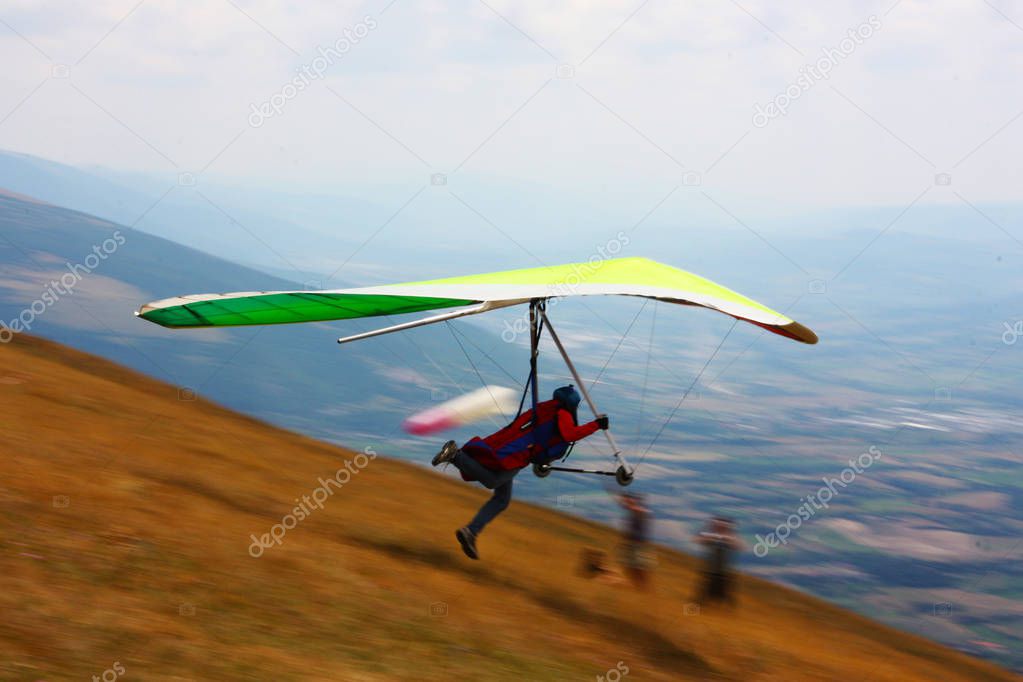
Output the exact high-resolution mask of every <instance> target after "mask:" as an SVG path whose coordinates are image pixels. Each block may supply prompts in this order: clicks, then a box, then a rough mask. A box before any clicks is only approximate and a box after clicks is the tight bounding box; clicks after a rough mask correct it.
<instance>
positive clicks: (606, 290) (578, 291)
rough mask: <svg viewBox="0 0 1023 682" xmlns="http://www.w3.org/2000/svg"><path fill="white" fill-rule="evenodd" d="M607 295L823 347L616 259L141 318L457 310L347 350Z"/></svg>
mask: <svg viewBox="0 0 1023 682" xmlns="http://www.w3.org/2000/svg"><path fill="white" fill-rule="evenodd" d="M601 295H618V296H639V297H644V298H651V299H656V300H658V301H664V302H667V303H676V304H680V305H690V306H699V307H703V308H709V309H711V310H716V311H718V312H721V313H724V314H725V315H729V316H731V317H734V318H736V319H738V320H744V321H746V322H749V323H752V324H755V325H757V326H759V327H763V328H764V329H766V330H768V331H770V332H773V333H775V334H779V335H781V336H784V337H787V338H790V339H794V340H796V341H800V342H802V343H809V344H813V343H817V335H816V334H814V333H813V332H812V331H811V330H810V329H808V328H807V327H804V326H803V325H801V324H799V323H798V322H796V321H794V320H792V319H789V318H788V317H786V316H785V315H783V314H781V313H779V312H776V311H774V310H771V309H770V308H768V307H767V306H764V305H762V304H760V303H757V302H756V301H754V300H752V299H750V298H747V297H745V296H743V295H742V294H738V293H736V292H734V291H732V290H730V289H727V288H725V287H723V286H721V285H719V284H715V283H714V282H711V281H710V280H708V279H704V278H703V277H700V276H699V275H694V274H692V273H689V272H686V271H685V270H680V269H678V268H674V267H671V266H669V265H664V264H663V263H658V262H656V261H653V260H650V259H647V258H617V259H611V260H603V261H597V262H594V263H589V262H587V263H574V264H568V265H556V266H550V267H539V268H528V269H523V270H506V271H503V272H493V273H487V274H482V275H468V276H464V277H450V278H447V279H436V280H428V281H424V282H410V283H407V284H389V285H384V286H374V287H362V288H357V289H335V290H329V291H269V292H238V293H230V294H194V295H189V296H178V297H175V298H168V299H164V300H161V301H154V302H152V303H147V304H146V305H144V306H142V307H141V308H140V309H139V310H138V312H137V313H136V315H138V316H139V317H141V318H143V319H145V320H148V321H150V322H154V323H156V324H159V325H162V326H164V327H171V328H175V329H180V328H196V327H234V326H242V325H264V324H289V323H298V322H324V321H329V320H350V319H356V318H363V317H377V316H382V315H401V314H406V313H417V312H425V311H431V310H444V309H449V308H457V309H458V310H454V311H449V312H446V313H441V314H437V315H433V316H431V317H427V318H424V319H421V320H416V321H413V322H406V323H403V324H398V325H394V326H391V327H386V328H384V329H379V330H375V331H372V332H366V333H363V334H356V335H354V336H349V337H344V338H342V339H339V342H342V343H343V342H347V341H354V340H357V339H362V338H367V337H370V336H376V335H378V334H384V333H388V332H393V331H399V330H402V329H408V328H411V327H418V326H422V325H424V324H432V323H435V322H443V321H445V320H451V319H455V318H458V317H464V316H467V315H477V314H479V313H484V312H488V311H490V310H497V309H500V308H505V307H508V306H513V305H519V304H524V303H530V302H532V301H538V300H539V301H542V300H547V299H552V298H563V297H571V296H601Z"/></svg>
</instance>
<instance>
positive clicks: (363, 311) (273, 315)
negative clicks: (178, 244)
mask: <svg viewBox="0 0 1023 682" xmlns="http://www.w3.org/2000/svg"><path fill="white" fill-rule="evenodd" d="M206 296H207V295H206V294H200V295H198V296H194V297H189V296H182V297H180V298H174V299H167V300H166V301H156V302H154V303H149V304H147V305H145V306H143V307H142V309H141V310H139V312H138V316H139V317H141V318H142V319H144V320H149V321H150V322H155V323H156V324H159V325H162V326H164V327H172V328H175V329H179V328H184V327H237V326H242V325H260V324H289V323H296V322H325V321H327V320H352V319H356V318H359V317H375V316H378V315H401V314H403V313H419V312H423V311H424V310H438V309H441V308H456V307H459V306H464V305H470V304H472V303H474V301H464V300H460V299H453V298H433V297H429V296H399V295H370V296H367V295H364V294H344V293H331V292H319V291H295V292H270V293H252V294H240V295H239V294H221V295H218V296H217V297H216V298H206ZM161 304H165V305H161Z"/></svg>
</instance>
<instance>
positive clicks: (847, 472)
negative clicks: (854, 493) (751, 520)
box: [753, 445, 882, 559]
mask: <svg viewBox="0 0 1023 682" xmlns="http://www.w3.org/2000/svg"><path fill="white" fill-rule="evenodd" d="M881 454H882V453H881V450H879V449H878V448H877V446H875V445H871V446H870V447H869V448H868V449H867V451H866V452H863V453H861V454H860V455H859V456H858V457H854V458H852V459H850V460H849V466H848V467H846V468H845V469H842V472H841V473H840V474H839V475H838V478H828V477H827V476H825V477H824V478H823V479H822V480H823V481H824V485H823V486H822V487H821V488H820V489H819V490H818V491H817V492H816V493H814V494H813V495H807V496H806V497H804V498H803V499H802V500H800V501H801V502H802V503H803V504H801V505H799V507H797V508H796V512H795V513H794V514H789V517H788V518H787V519H785V523H781V524H778V527H777V528H775V529H774V532H772V533H768V534H767V537H766V538H764V537H761V536H760V535H757V536H756V538H757V544H756V545H754V547H753V553H754V554H755V555H756V556H757V558H758V559H763V558H764V557H766V556H767V555H768V554H770V553H771V550H772V549H774V548H775V547H777V546H778V545H779V544H782V545H787V544H788V542H789V536H791V535H792V532H793V531H794V530H797V529H799V527H800V526H802V525H803V522H804V521H809V520H810V519H812V518H813V517H814V516H816V514H817V512H818V511H820V510H821V509H827V508H828V503H829V502H831V500H833V499H834V498H835V497H836V496H837V495H838V486H841V487H842V489H845V488H847V487H848V486H849V485H850V484H851V483H852V482H853V481H855V480H856V477H857V476H859V475H860V474H862V473H863V472H864V471H866V470H867V469H869V468H870V467H871V466H873V465H874V463H875V462H877V461H878V460H879V459H881Z"/></svg>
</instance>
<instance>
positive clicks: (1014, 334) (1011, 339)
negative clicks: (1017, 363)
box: [1002, 320, 1023, 346]
mask: <svg viewBox="0 0 1023 682" xmlns="http://www.w3.org/2000/svg"><path fill="white" fill-rule="evenodd" d="M1002 324H1003V325H1005V331H1004V332H1002V343H1004V344H1005V345H1006V346H1015V345H1016V342H1017V341H1019V339H1020V337H1021V336H1023V320H1016V323H1015V324H1009V323H1008V322H1003V323H1002Z"/></svg>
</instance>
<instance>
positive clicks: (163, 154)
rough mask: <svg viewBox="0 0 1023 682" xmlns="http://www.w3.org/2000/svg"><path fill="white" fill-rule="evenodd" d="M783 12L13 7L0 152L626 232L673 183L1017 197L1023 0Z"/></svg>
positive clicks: (511, 6)
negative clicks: (591, 223)
mask: <svg viewBox="0 0 1023 682" xmlns="http://www.w3.org/2000/svg"><path fill="white" fill-rule="evenodd" d="M779 5H780V4H779V3H772V2H766V1H758V0H738V1H731V0H717V1H714V2H703V1H696V2H686V3H678V2H665V1H664V0H648V1H646V2H643V1H641V0H640V1H636V2H627V3H615V2H602V1H597V0H587V1H582V0H577V1H575V2H565V3H538V2H507V1H503V0H461V1H451V2H445V1H441V0H423V1H418V0H381V1H377V2H370V3H345V2H330V3H326V2H314V1H309V2H303V3H301V4H296V3H284V2H272V1H270V0H209V1H207V2H202V3H196V2H172V1H169V0H141V2H140V1H139V0H126V1H122V0H97V1H96V2H91V3H78V2H30V1H25V0H5V1H4V2H3V3H0V59H2V61H3V64H4V65H5V66H6V67H7V68H4V69H0V147H2V148H5V149H9V150H13V151H18V152H24V153H29V154H34V155H38V156H42V157H46V158H49V159H53V160H57V161H61V162H64V163H70V164H74V165H83V166H102V167H105V168H108V169H114V170H125V171H145V172H147V173H151V174H153V175H155V176H158V177H160V178H165V179H167V180H168V181H170V182H174V181H178V182H179V183H180V182H185V183H187V182H189V181H190V180H191V181H195V180H198V181H201V180H202V179H203V178H211V179H212V178H216V179H218V180H221V181H224V180H228V181H232V182H239V183H249V184H252V185H265V186H274V187H285V188H289V189H294V190H295V191H315V192H322V193H333V194H344V195H350V196H357V197H366V198H372V199H374V200H379V201H382V202H384V203H388V204H394V205H400V204H401V202H402V201H404V200H405V199H407V198H408V197H409V196H412V195H413V193H414V192H416V191H417V188H421V187H423V186H427V187H429V186H437V185H438V184H441V183H443V186H444V187H447V188H450V189H451V191H452V192H457V191H458V188H459V187H465V188H469V187H471V186H473V185H474V184H476V185H478V184H481V183H482V184H487V185H490V186H499V187H500V186H504V187H508V188H513V187H514V188H518V189H517V190H516V191H519V192H524V194H522V195H521V197H519V198H518V200H521V201H528V200H529V199H528V197H529V192H530V191H536V192H543V193H544V195H545V196H547V197H549V196H551V195H553V196H557V195H558V194H559V193H564V194H565V196H566V197H567V196H571V197H575V198H584V200H585V201H587V202H590V203H592V205H593V207H594V208H595V209H596V210H598V211H599V210H600V209H601V207H602V205H603V204H605V203H606V204H607V205H608V206H611V205H612V204H621V203H622V202H626V203H628V205H629V206H630V207H634V213H635V217H636V218H637V219H638V218H640V217H642V215H643V214H644V212H646V211H653V210H656V208H657V206H658V202H660V201H662V200H663V199H664V197H665V196H667V195H668V194H669V193H671V192H672V191H674V189H675V188H679V187H681V188H683V190H685V189H686V188H690V189H691V188H699V191H700V192H701V193H704V194H705V195H706V196H707V197H715V198H717V200H718V202H719V203H722V204H726V205H730V204H727V202H728V201H742V202H746V203H752V204H753V205H757V206H762V207H765V210H772V211H776V212H780V213H784V212H787V211H788V212H795V211H798V210H811V209H815V208H819V207H840V206H871V205H891V206H896V207H898V206H910V205H912V204H914V202H923V203H941V202H949V203H960V204H963V203H965V202H970V203H974V204H982V203H991V202H1014V201H1019V200H1020V199H1021V193H1023V190H1021V188H1020V183H1019V178H1020V174H1019V159H1020V158H1021V156H1023V154H1021V152H1023V88H1021V87H1019V84H1020V82H1021V78H1020V77H1021V75H1023V2H1019V1H1009V0H937V1H933V2H922V1H916V0H898V1H896V0H886V1H885V2H851V1H850V2H845V1H832V2H827V3H820V2H811V1H805V2H789V3H785V6H784V7H781V6H779ZM850 36H852V37H850ZM824 71H826V72H827V73H824ZM772 103H774V104H775V105H776V106H774V107H772V106H770V105H771V104H772ZM782 109H784V111H782ZM466 191H468V190H466ZM706 208H707V209H708V210H717V209H716V208H715V207H714V205H713V204H708V205H707V206H706Z"/></svg>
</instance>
